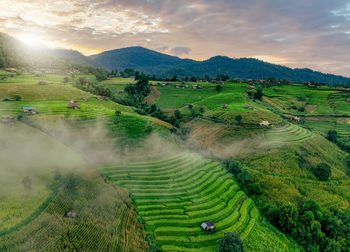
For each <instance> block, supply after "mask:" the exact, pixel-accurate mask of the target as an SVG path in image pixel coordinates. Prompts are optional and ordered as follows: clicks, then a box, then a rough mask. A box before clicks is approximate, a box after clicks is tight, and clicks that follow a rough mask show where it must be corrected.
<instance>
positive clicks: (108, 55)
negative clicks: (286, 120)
mask: <svg viewBox="0 0 350 252" xmlns="http://www.w3.org/2000/svg"><path fill="white" fill-rule="evenodd" d="M89 58H90V59H92V60H94V61H96V62H97V63H99V64H101V65H102V66H103V67H104V68H106V69H110V70H111V69H115V68H117V69H118V70H123V69H125V68H134V69H136V70H138V71H142V72H145V73H148V74H155V75H158V76H168V75H169V76H172V75H177V76H180V77H185V76H188V77H189V76H193V75H194V76H201V77H203V76H204V75H210V76H211V77H215V76H216V75H217V74H227V75H229V76H230V77H232V78H241V79H243V78H248V79H252V78H254V79H263V78H269V77H274V78H277V79H288V80H292V81H312V80H314V81H317V82H325V83H347V84H350V78H345V77H342V76H336V75H332V74H323V73H321V72H315V71H313V70H310V69H292V68H289V67H285V66H280V65H275V64H270V63H267V62H263V61H260V60H257V59H251V58H241V59H232V58H229V57H224V56H216V57H213V58H210V59H208V60H205V61H195V60H189V59H180V58H178V57H174V56H170V55H166V54H162V53H159V52H156V51H152V50H149V49H146V48H142V47H129V48H122V49H117V50H112V51H106V52H103V53H100V54H97V55H93V56H90V57H89Z"/></svg>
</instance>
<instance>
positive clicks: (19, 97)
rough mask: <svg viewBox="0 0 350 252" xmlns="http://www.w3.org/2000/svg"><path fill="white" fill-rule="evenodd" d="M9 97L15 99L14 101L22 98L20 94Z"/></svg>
mask: <svg viewBox="0 0 350 252" xmlns="http://www.w3.org/2000/svg"><path fill="white" fill-rule="evenodd" d="M11 98H12V99H13V100H15V101H21V100H22V96H20V95H13V96H12V97H11Z"/></svg>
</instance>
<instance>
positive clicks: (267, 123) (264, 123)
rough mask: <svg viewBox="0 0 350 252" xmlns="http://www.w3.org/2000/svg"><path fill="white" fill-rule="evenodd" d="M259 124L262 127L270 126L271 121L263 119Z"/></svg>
mask: <svg viewBox="0 0 350 252" xmlns="http://www.w3.org/2000/svg"><path fill="white" fill-rule="evenodd" d="M259 125H260V126H261V127H269V126H270V123H269V122H268V121H262V122H261V123H259Z"/></svg>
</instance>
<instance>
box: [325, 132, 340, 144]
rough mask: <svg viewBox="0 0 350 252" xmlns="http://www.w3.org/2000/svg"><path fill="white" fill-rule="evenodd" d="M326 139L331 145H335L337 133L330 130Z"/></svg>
mask: <svg viewBox="0 0 350 252" xmlns="http://www.w3.org/2000/svg"><path fill="white" fill-rule="evenodd" d="M326 138H327V139H328V140H329V141H331V142H333V143H337V138H338V132H337V131H336V130H330V131H328V133H327V136H326Z"/></svg>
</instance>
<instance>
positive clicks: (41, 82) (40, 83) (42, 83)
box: [38, 80, 49, 85]
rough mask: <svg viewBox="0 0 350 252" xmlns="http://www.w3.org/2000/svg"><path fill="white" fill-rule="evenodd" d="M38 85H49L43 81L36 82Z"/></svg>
mask: <svg viewBox="0 0 350 252" xmlns="http://www.w3.org/2000/svg"><path fill="white" fill-rule="evenodd" d="M38 84H39V85H47V84H49V83H47V81H45V80H40V81H38Z"/></svg>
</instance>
